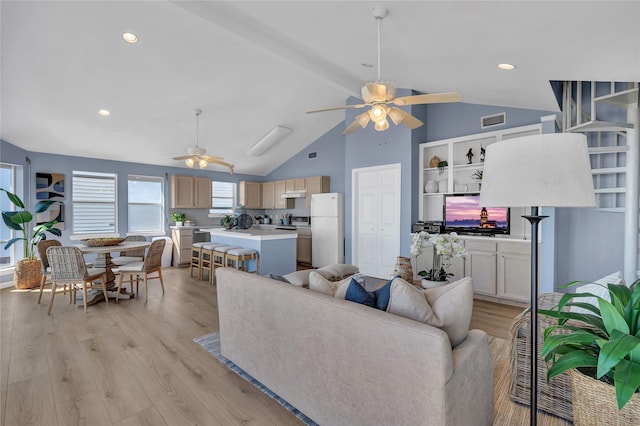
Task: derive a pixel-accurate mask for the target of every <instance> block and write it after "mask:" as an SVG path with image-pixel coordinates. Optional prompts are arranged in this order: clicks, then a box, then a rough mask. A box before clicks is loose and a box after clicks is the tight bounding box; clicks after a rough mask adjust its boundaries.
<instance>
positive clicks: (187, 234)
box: [171, 226, 193, 267]
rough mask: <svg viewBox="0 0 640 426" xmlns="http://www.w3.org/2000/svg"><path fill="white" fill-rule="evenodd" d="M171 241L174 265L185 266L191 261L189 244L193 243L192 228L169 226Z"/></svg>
mask: <svg viewBox="0 0 640 426" xmlns="http://www.w3.org/2000/svg"><path fill="white" fill-rule="evenodd" d="M171 241H172V242H173V263H172V265H173V266H174V267H186V266H188V265H189V263H190V262H191V245H192V244H193V228H187V227H182V226H179V227H174V228H171Z"/></svg>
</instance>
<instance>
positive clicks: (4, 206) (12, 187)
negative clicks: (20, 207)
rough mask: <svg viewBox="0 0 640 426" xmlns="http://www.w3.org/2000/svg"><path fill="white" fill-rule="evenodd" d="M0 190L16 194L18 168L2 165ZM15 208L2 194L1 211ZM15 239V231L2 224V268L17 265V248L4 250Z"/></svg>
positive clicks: (0, 233)
mask: <svg viewBox="0 0 640 426" xmlns="http://www.w3.org/2000/svg"><path fill="white" fill-rule="evenodd" d="M0 188H4V189H6V190H7V191H9V192H12V193H14V194H15V193H16V166H13V165H11V164H6V163H0ZM14 209H15V207H14V206H13V204H11V202H10V201H9V198H8V197H7V195H6V194H4V193H3V194H0V211H9V210H14ZM13 237H15V231H14V230H12V229H9V228H8V227H7V226H5V225H4V222H2V226H0V268H8V267H11V266H13V265H14V264H15V261H16V257H15V248H16V245H15V244H14V245H12V246H11V247H9V248H8V249H7V250H5V249H4V246H5V244H7V242H8V241H9V240H10V239H12V238H13Z"/></svg>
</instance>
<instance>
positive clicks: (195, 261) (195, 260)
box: [189, 241, 211, 280]
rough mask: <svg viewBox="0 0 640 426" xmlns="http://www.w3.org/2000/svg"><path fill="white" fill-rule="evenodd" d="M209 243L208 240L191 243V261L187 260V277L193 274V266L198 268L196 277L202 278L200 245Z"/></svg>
mask: <svg viewBox="0 0 640 426" xmlns="http://www.w3.org/2000/svg"><path fill="white" fill-rule="evenodd" d="M206 244H211V243H210V242H207V241H203V242H200V243H193V244H191V261H190V262H189V277H191V276H193V268H197V270H198V279H199V280H201V279H202V264H201V262H200V258H201V256H202V255H201V253H202V246H204V245H206Z"/></svg>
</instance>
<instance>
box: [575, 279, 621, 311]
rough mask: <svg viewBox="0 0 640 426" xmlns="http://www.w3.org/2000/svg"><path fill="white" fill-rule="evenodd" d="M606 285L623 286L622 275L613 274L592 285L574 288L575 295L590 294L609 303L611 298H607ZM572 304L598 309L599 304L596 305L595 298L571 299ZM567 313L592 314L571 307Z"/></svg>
mask: <svg viewBox="0 0 640 426" xmlns="http://www.w3.org/2000/svg"><path fill="white" fill-rule="evenodd" d="M607 284H624V280H623V279H622V273H621V272H620V271H618V272H614V273H613V274H609V275H607V276H606V277H602V278H600V279H599V280H596V281H594V282H593V283H589V284H585V285H582V286H580V287H576V293H591V294H594V295H596V296H599V297H602V298H603V299H604V300H606V301H608V302H611V298H610V296H609V290H608V289H607ZM572 302H579V303H589V304H591V305H593V306H597V307H600V304H599V303H598V299H597V298H595V297H580V298H575V299H572ZM569 312H574V313H577V314H592V313H593V312H591V311H588V310H586V309H582V308H579V307H577V306H571V307H570V308H569Z"/></svg>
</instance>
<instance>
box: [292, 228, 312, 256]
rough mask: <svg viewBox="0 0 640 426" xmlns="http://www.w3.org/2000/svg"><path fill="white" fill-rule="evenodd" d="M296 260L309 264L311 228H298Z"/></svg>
mask: <svg viewBox="0 0 640 426" xmlns="http://www.w3.org/2000/svg"><path fill="white" fill-rule="evenodd" d="M296 260H297V261H298V263H306V264H309V265H310V264H311V229H298V244H297V246H296Z"/></svg>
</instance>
